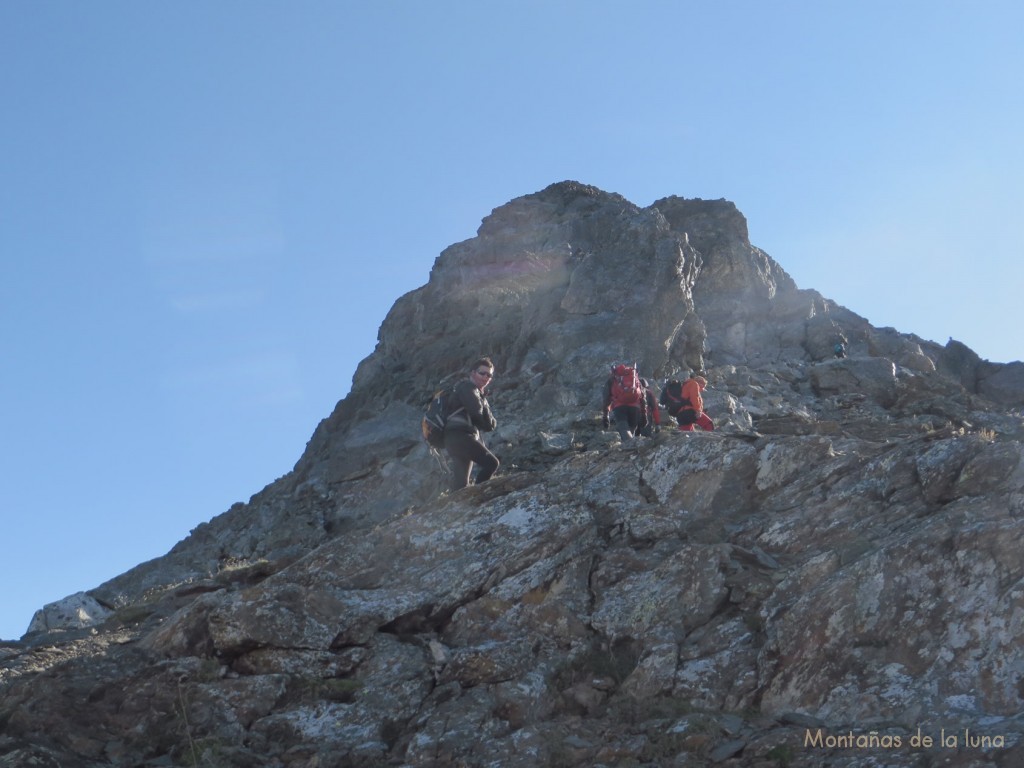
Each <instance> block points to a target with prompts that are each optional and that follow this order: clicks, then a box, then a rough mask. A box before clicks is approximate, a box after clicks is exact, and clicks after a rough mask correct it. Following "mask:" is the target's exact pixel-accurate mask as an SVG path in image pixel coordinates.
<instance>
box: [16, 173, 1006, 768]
mask: <svg viewBox="0 0 1024 768" xmlns="http://www.w3.org/2000/svg"><path fill="white" fill-rule="evenodd" d="M836 343H843V344H845V346H846V350H847V355H846V356H845V357H843V358H836V357H835V356H834V354H833V348H834V346H835V344H836ZM481 354H486V355H490V356H491V357H492V358H493V360H494V362H495V365H496V372H497V375H496V377H495V381H494V384H493V390H492V391H490V392H489V399H490V402H491V405H492V408H493V410H494V413H495V415H496V416H497V419H498V424H499V426H498V429H497V430H496V431H495V432H494V433H491V435H489V436H488V444H489V446H490V447H491V448H492V450H494V452H495V453H496V454H497V455H498V456H499V458H500V459H501V461H502V466H501V468H500V470H499V472H498V475H497V476H496V477H495V478H494V479H492V480H490V481H489V482H486V483H482V484H480V485H477V486H471V487H470V488H467V489H465V490H462V491H457V492H447V491H445V490H444V488H445V484H446V475H445V470H444V467H443V466H442V462H441V460H440V457H438V456H435V455H434V454H432V453H431V452H430V450H429V449H428V448H427V446H426V444H425V443H424V442H423V440H422V438H421V436H420V434H419V431H420V424H419V422H420V418H421V416H422V413H423V409H424V406H425V404H426V403H427V401H428V400H429V399H430V396H431V395H432V393H433V392H434V391H435V390H436V389H437V388H438V386H439V385H440V384H442V383H444V382H452V381H455V380H456V379H457V378H459V377H462V376H465V375H466V371H467V370H468V366H469V365H470V364H471V363H472V361H473V360H474V359H475V358H476V357H477V356H478V355H481ZM616 361H628V362H636V363H637V364H638V366H639V368H640V372H641V374H642V375H643V376H645V377H647V378H649V379H650V380H652V381H654V382H656V383H657V384H658V385H661V384H662V383H664V382H665V381H666V380H667V379H669V378H679V377H685V376H686V375H687V374H688V373H689V372H690V371H695V370H700V371H704V372H705V375H706V377H707V379H708V381H709V386H708V389H707V390H706V392H705V403H706V406H707V411H708V413H709V414H710V415H711V416H712V418H714V420H715V422H716V424H717V427H718V428H717V429H716V431H714V432H693V433H686V432H680V431H678V430H676V429H674V428H673V427H672V426H670V425H669V424H668V421H669V419H668V417H667V415H665V414H664V413H663V414H662V417H663V427H664V428H663V429H662V430H661V432H660V433H658V434H656V435H654V436H653V437H652V438H644V439H637V440H635V441H632V442H631V443H629V444H623V443H621V442H620V440H619V437H618V434H617V433H616V432H614V430H610V431H608V430H603V429H602V423H601V406H602V386H603V384H604V381H605V379H606V377H607V375H608V371H609V366H610V365H611V364H612V363H614V362H616ZM1022 406H1024V364H1022V363H1019V362H1015V363H1010V364H1005V365H1003V364H995V363H990V362H987V361H984V360H981V359H980V358H979V357H978V356H977V355H976V354H975V353H974V352H972V351H971V350H970V349H968V348H967V347H966V346H964V345H963V344H960V343H958V342H956V341H950V342H949V343H947V344H945V345H939V344H936V343H933V342H930V341H926V340H923V339H921V338H918V337H917V336H914V335H913V334H910V333H905V332H901V331H897V330H895V329H891V328H875V327H873V326H872V325H871V324H870V323H869V322H868V321H867V320H866V319H865V318H863V317H860V316H858V315H857V314H856V313H855V312H853V311H851V310H849V309H846V308H844V307H841V306H838V305H837V304H836V303H835V302H833V301H831V300H829V299H827V298H825V297H823V296H822V295H820V294H819V293H817V292H815V291H813V290H807V289H801V288H799V287H797V285H796V284H795V283H794V281H793V280H792V279H791V278H790V277H789V275H787V273H786V272H785V271H784V270H783V269H782V267H781V266H780V265H779V264H778V263H777V262H776V261H775V260H774V259H773V258H771V257H770V256H769V255H768V254H766V253H764V252H763V251H761V250H759V249H758V248H756V247H754V246H752V245H751V244H750V241H749V239H748V233H747V225H746V220H745V219H744V217H743V215H742V214H741V213H740V212H739V211H738V210H737V208H736V207H735V206H734V205H733V204H732V203H730V202H727V201H725V200H714V201H709V200H693V199H683V198H679V197H667V198H665V199H662V200H658V201H657V202H655V203H654V204H652V205H650V206H649V207H646V208H641V207H638V206H636V205H634V204H633V203H631V202H629V201H628V200H626V199H624V198H623V197H621V196H619V195H616V194H611V193H607V192H604V191H601V190H599V189H595V188H594V187H590V186H586V185H583V184H579V183H576V182H562V183H558V184H554V185H552V186H550V187H548V188H547V189H544V190H543V191H541V192H538V193H536V194H531V195H526V196H524V197H521V198H518V199H515V200H512V201H511V202H509V203H506V204H505V205H502V206H501V207H499V208H497V209H495V210H494V211H493V212H492V213H491V214H490V215H489V216H487V217H486V218H485V219H484V220H483V222H482V224H481V226H480V228H479V231H478V233H477V236H476V237H474V238H472V239H470V240H467V241H465V242H462V243H457V244H455V245H452V246H450V247H449V248H447V249H446V250H445V251H444V252H443V253H441V254H440V256H439V257H438V258H437V260H436V262H435V264H434V267H433V270H432V272H431V275H430V279H429V281H428V282H427V284H426V285H424V286H422V287H421V288H419V289H417V290H415V291H413V292H411V293H409V294H407V295H405V296H403V297H401V298H400V299H399V300H398V301H397V302H396V303H395V305H394V307H393V308H392V310H391V312H390V313H389V314H388V316H387V318H386V319H385V320H384V322H383V324H382V325H381V327H380V332H379V336H378V343H377V346H376V349H375V350H374V351H373V353H372V354H371V355H370V356H369V357H367V358H366V359H365V360H364V361H363V362H362V363H361V364H360V365H359V368H358V370H357V371H356V374H355V376H354V378H353V385H352V389H351V392H350V394H349V395H348V396H346V397H345V398H344V399H343V400H342V401H341V402H340V403H339V404H338V406H337V407H336V409H335V410H334V412H333V413H332V414H330V416H328V417H327V418H326V419H324V420H323V421H322V422H321V423H320V424H319V425H318V426H317V427H316V429H315V431H314V433H313V435H312V438H311V439H310V441H309V444H308V446H307V448H306V451H305V452H304V454H303V455H302V456H301V458H299V460H298V462H297V464H296V465H295V468H294V470H293V471H292V472H290V473H289V474H287V475H286V476H284V477H281V478H279V479H278V480H276V481H274V482H272V483H271V484H270V485H268V486H267V487H266V488H264V489H263V490H262V491H260V492H259V493H257V494H256V495H254V496H253V497H252V498H251V499H250V501H249V502H248V503H246V504H236V505H235V506H233V507H232V508H231V509H229V510H227V511H226V512H224V513H223V514H221V515H219V516H217V517H214V518H213V519H212V520H210V521H209V522H208V523H204V524H203V525H200V526H199V527H198V528H196V529H195V530H194V531H192V532H191V534H190V535H189V536H188V537H187V538H185V539H184V540H183V541H181V542H180V543H178V544H177V545H176V546H175V547H174V548H173V549H171V551H170V552H168V553H167V554H166V555H165V556H164V557H161V558H158V559H156V560H153V561H150V562H146V563H143V564H141V565H139V566H137V567H136V568H134V569H132V570H131V571H129V572H128V573H125V574H123V575H121V576H118V577H117V578H115V579H113V580H111V581H109V582H107V583H105V584H101V585H99V586H97V587H95V588H92V589H84V590H83V592H81V593H79V594H77V595H74V596H72V597H70V598H68V599H67V600H65V601H61V602H60V603H58V604H55V605H51V606H46V607H44V608H43V609H41V610H40V612H39V613H38V614H37V616H36V617H35V619H34V620H33V622H32V625H31V627H30V631H29V632H28V633H27V634H26V635H25V636H24V637H23V638H21V639H20V640H19V641H16V642H5V643H2V644H0V766H5V767H10V768H13V767H15V766H18V767H20V766H59V767H60V768H76V767H77V766H83V767H85V768H98V767H99V766H133V767H138V766H152V767H154V768H155V767H156V766H217V767H218V768H220V767H224V766H227V767H236V768H254V767H255V768H259V767H262V766H266V767H270V766H274V767H275V768H276V767H278V766H280V767H282V768H314V767H318V768H342V767H345V766H352V767H355V766H359V767H363V766H408V767H410V768H415V767H426V766H452V767H456V766H459V767H477V766H479V767H480V768H483V767H484V766H487V767H490V766H496V767H498V766H500V767H505V766H508V767H510V768H519V767H522V768H536V767H537V766H558V767H561V766H586V767H587V768H591V767H593V766H763V767H764V768H768V767H775V766H780V767H781V766H851V767H852V766H896V767H898V766H908V767H909V766H915V767H917V766H964V767H966V766H993V765H995V766H1007V767H1009V766H1019V765H1024V718H1022V714H1021V713H1022V710H1024V654H1022V650H1021V648H1022V646H1021V640H1020V636H1021V634H1022V630H1024V581H1022V576H1024V557H1022V555H1021V553H1022V551H1024V541H1022V539H1024V517H1022V516H1024V462H1022V460H1021V459H1022V450H1021V439H1022V436H1024V421H1022V414H1021V408H1022ZM83 587H85V585H83Z"/></svg>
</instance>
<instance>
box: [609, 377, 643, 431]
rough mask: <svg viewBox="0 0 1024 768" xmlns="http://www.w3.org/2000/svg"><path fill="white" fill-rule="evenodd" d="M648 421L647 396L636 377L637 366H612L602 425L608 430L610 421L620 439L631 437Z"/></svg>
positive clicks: (638, 378)
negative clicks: (613, 424)
mask: <svg viewBox="0 0 1024 768" xmlns="http://www.w3.org/2000/svg"><path fill="white" fill-rule="evenodd" d="M646 420H647V398H646V397H645V394H644V390H643V387H642V386H641V384H640V377H639V376H637V373H636V366H635V365H634V366H628V365H624V364H622V363H619V364H618V365H615V366H613V367H612V372H611V375H610V376H609V377H608V381H606V382H605V385H604V413H603V418H602V424H603V426H604V428H605V429H608V425H609V423H610V422H611V421H614V422H615V429H616V430H617V431H618V433H619V438H620V439H621V440H622V441H623V442H625V441H627V440H632V439H633V437H635V436H636V435H637V433H638V431H639V429H640V425H641V424H643V423H644V422H645V421H646Z"/></svg>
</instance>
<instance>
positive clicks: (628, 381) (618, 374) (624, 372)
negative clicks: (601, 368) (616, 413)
mask: <svg viewBox="0 0 1024 768" xmlns="http://www.w3.org/2000/svg"><path fill="white" fill-rule="evenodd" d="M645 394H646V393H645V392H644V389H643V387H641V386H640V377H639V376H638V375H637V373H636V363H634V364H633V366H632V367H630V366H628V365H623V364H621V363H620V364H619V365H616V366H614V367H613V368H612V402H611V406H612V408H618V407H619V406H620V405H640V403H641V401H642V400H643V398H644V395H645Z"/></svg>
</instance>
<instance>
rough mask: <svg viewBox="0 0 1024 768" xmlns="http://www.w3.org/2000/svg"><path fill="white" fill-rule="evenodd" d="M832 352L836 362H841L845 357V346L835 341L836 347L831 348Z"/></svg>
mask: <svg viewBox="0 0 1024 768" xmlns="http://www.w3.org/2000/svg"><path fill="white" fill-rule="evenodd" d="M832 352H833V353H834V354H835V356H836V359H837V360H841V359H843V358H844V357H846V345H845V344H843V342H841V341H837V342H836V345H835V346H834V347H832Z"/></svg>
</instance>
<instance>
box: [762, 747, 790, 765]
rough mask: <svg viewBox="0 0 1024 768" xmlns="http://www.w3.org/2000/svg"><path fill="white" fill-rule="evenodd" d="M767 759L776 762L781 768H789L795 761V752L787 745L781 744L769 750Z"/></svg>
mask: <svg viewBox="0 0 1024 768" xmlns="http://www.w3.org/2000/svg"><path fill="white" fill-rule="evenodd" d="M765 757H767V758H768V759H769V760H774V761H775V764H776V765H777V766H778V767H779V768H788V766H789V764H790V763H791V762H792V761H793V750H792V749H791V748H790V747H789V746H788V745H787V744H779V745H777V746H774V747H772V748H771V749H769V750H768V753H767V754H766V755H765Z"/></svg>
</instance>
